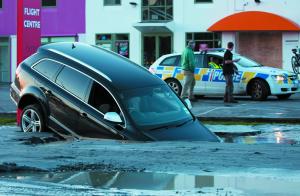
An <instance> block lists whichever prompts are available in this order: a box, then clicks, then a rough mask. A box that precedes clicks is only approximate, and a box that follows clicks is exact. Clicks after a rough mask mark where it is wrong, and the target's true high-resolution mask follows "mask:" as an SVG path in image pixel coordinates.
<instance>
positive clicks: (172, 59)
mask: <svg viewBox="0 0 300 196" xmlns="http://www.w3.org/2000/svg"><path fill="white" fill-rule="evenodd" d="M177 57H178V56H172V57H169V58H166V59H165V60H163V62H162V63H161V64H160V65H162V66H176V60H177Z"/></svg>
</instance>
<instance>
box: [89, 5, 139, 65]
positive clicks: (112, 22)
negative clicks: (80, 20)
mask: <svg viewBox="0 0 300 196" xmlns="http://www.w3.org/2000/svg"><path fill="white" fill-rule="evenodd" d="M121 2H122V5H121V6H104V5H103V0H100V1H99V0H87V1H86V37H85V39H86V42H87V43H89V44H95V41H96V37H95V35H96V34H102V33H126V34H129V40H130V44H129V51H130V54H129V55H130V56H129V57H130V59H131V60H133V61H134V62H136V63H139V64H140V63H141V55H140V54H141V51H142V50H141V33H140V32H139V31H138V30H136V29H135V28H134V27H133V24H135V23H137V22H140V19H141V1H140V0H122V1H121ZM129 2H136V3H137V6H132V5H130V4H129Z"/></svg>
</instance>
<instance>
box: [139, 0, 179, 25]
mask: <svg viewBox="0 0 300 196" xmlns="http://www.w3.org/2000/svg"><path fill="white" fill-rule="evenodd" d="M142 17H143V18H142V20H144V21H170V20H173V0H143V4H142Z"/></svg>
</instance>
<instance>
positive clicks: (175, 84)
mask: <svg viewBox="0 0 300 196" xmlns="http://www.w3.org/2000/svg"><path fill="white" fill-rule="evenodd" d="M166 83H167V84H168V85H169V86H170V87H171V88H172V89H173V90H174V91H175V92H176V93H177V94H178V95H179V96H180V95H181V90H182V87H181V84H180V83H179V82H178V81H177V80H175V79H172V78H171V79H167V80H166Z"/></svg>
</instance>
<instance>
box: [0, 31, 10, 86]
mask: <svg viewBox="0 0 300 196" xmlns="http://www.w3.org/2000/svg"><path fill="white" fill-rule="evenodd" d="M8 41H9V39H8V38H2V37H0V83H9V82H10V60H9V57H10V54H9V44H8Z"/></svg>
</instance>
